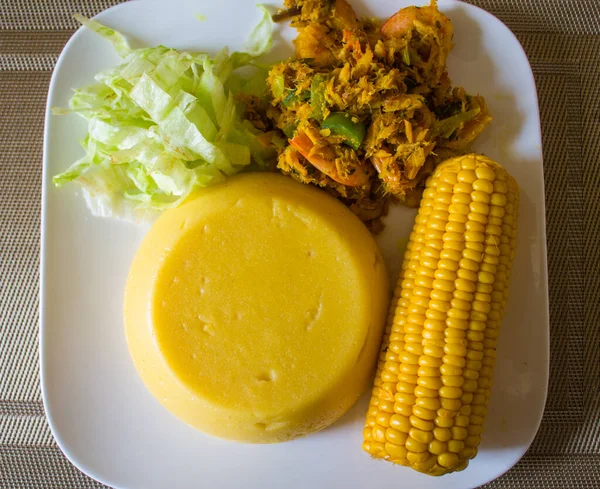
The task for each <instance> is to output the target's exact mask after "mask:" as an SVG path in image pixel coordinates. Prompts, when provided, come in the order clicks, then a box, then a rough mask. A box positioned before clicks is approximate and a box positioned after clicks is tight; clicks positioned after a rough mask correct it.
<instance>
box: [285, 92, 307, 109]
mask: <svg viewBox="0 0 600 489" xmlns="http://www.w3.org/2000/svg"><path fill="white" fill-rule="evenodd" d="M309 98H310V92H309V91H308V90H303V91H302V92H300V95H297V94H296V91H295V90H291V91H290V93H288V94H287V95H286V96H285V98H284V99H283V105H285V106H286V107H291V106H292V105H294V104H296V103H297V102H304V101H306V100H308V99H309Z"/></svg>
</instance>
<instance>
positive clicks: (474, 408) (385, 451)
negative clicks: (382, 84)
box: [363, 154, 519, 475]
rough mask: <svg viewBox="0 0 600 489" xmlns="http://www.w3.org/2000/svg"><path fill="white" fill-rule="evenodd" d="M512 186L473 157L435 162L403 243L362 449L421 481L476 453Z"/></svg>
mask: <svg viewBox="0 0 600 489" xmlns="http://www.w3.org/2000/svg"><path fill="white" fill-rule="evenodd" d="M518 192H519V189H518V186H517V183H516V181H515V180H514V178H513V177H511V176H510V175H509V174H508V173H507V172H506V170H504V169H503V168H502V167H501V166H500V165H499V164H497V163H495V162H494V161H492V160H490V159H489V158H486V157H484V156H480V155H474V154H470V155H466V156H460V157H457V158H452V159H450V160H448V161H445V162H444V163H442V164H440V165H439V166H438V167H437V168H436V170H435V172H434V174H433V175H432V176H431V177H430V178H429V180H428V182H427V188H426V190H425V192H424V193H423V199H422V201H421V205H420V208H419V213H418V215H417V217H416V220H415V225H414V228H413V231H412V233H411V235H410V239H409V243H408V246H407V250H406V253H405V255H404V262H403V265H402V270H401V272H400V277H399V279H398V284H397V287H396V290H395V293H394V299H393V301H392V307H391V309H390V314H389V317H388V325H387V329H386V332H385V337H384V339H383V344H382V348H381V353H380V356H379V363H378V366H377V374H376V377H375V386H374V388H373V393H372V398H371V403H370V405H369V411H368V413H367V419H366V423H365V429H364V443H363V449H364V450H365V451H367V452H368V453H369V454H371V455H372V456H373V457H377V458H383V459H386V460H390V461H392V462H395V463H398V464H401V465H407V466H409V467H412V468H413V469H415V470H418V471H420V472H424V473H427V474H431V475H442V474H445V473H448V472H452V471H456V470H462V469H464V468H465V467H466V466H467V464H468V462H469V459H471V458H473V457H474V456H475V455H476V454H477V447H478V445H479V442H480V439H481V434H482V431H483V423H484V420H485V415H486V411H487V405H488V401H489V398H490V390H491V385H492V374H493V369H494V365H495V359H496V343H497V338H498V332H499V326H500V320H501V318H502V315H503V313H504V308H505V305H506V301H507V299H508V281H509V276H510V271H511V268H512V262H513V258H514V250H515V238H516V230H517V210H518V200H519V197H518Z"/></svg>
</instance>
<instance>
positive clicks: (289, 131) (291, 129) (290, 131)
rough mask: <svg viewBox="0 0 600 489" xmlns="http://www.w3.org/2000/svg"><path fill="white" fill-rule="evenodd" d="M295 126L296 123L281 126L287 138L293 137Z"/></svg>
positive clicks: (296, 125)
mask: <svg viewBox="0 0 600 489" xmlns="http://www.w3.org/2000/svg"><path fill="white" fill-rule="evenodd" d="M297 127H298V124H288V125H287V126H285V127H284V128H283V134H285V135H286V136H287V137H288V138H293V137H294V133H295V132H296V128H297Z"/></svg>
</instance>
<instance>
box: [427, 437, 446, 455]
mask: <svg viewBox="0 0 600 489" xmlns="http://www.w3.org/2000/svg"><path fill="white" fill-rule="evenodd" d="M447 450H448V445H447V444H446V443H445V442H443V441H440V440H438V439H434V440H432V441H431V442H429V452H430V453H433V454H434V455H440V454H442V453H444V452H445V451H447Z"/></svg>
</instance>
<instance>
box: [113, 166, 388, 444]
mask: <svg viewBox="0 0 600 489" xmlns="http://www.w3.org/2000/svg"><path fill="white" fill-rule="evenodd" d="M388 302H389V286H388V279H387V272H386V269H385V264H384V261H383V258H382V256H381V253H380V251H379V249H378V248H377V245H376V244H375V241H374V239H373V237H372V236H371V234H370V233H369V232H368V230H367V229H366V228H365V226H364V225H363V224H362V223H361V222H360V220H359V219H358V218H357V217H356V216H355V215H354V214H352V212H350V211H349V210H348V209H347V208H346V207H345V206H344V205H343V204H341V203H340V202H338V201H337V200H335V199H334V198H332V197H331V196H329V195H328V194H326V193H325V192H323V191H321V190H318V189H316V188H312V187H310V186H307V185H303V184H300V183H298V182H295V181H294V180H292V179H291V178H289V177H284V176H281V175H278V174H272V173H251V174H245V175H241V176H235V177H232V178H230V179H228V180H227V181H226V183H224V184H220V185H216V186H213V187H209V188H207V189H205V190H203V191H202V192H201V193H200V195H199V196H198V197H196V198H195V199H194V200H192V201H191V202H189V203H187V204H184V205H182V206H181V207H179V208H177V209H173V210H169V211H166V212H165V213H163V214H162V216H161V217H160V218H159V219H158V220H157V221H156V223H155V224H154V225H153V227H152V228H151V229H150V231H149V232H148V234H147V235H146V237H145V238H144V240H143V242H142V244H141V246H140V247H139V250H138V252H137V254H136V256H135V258H134V261H133V264H132V266H131V270H130V273H129V278H128V281H127V287H126V292H125V332H126V336H127V342H128V345H129V350H130V352H131V356H132V358H133V361H134V363H135V366H136V368H137V370H138V372H139V374H140V376H141V377H142V379H143V381H144V383H145V384H146V386H147V387H148V389H149V390H150V391H151V392H152V394H153V395H154V396H155V397H156V398H157V399H158V400H159V401H160V402H161V403H162V404H163V405H164V406H165V407H166V408H167V409H168V410H169V411H171V412H172V413H173V414H174V415H175V416H177V417H179V418H180V419H182V420H183V421H185V422H186V423H189V424H190V425H192V426H194V427H196V428H198V429H200V430H202V431H204V432H206V433H209V434H212V435H215V436H219V437H224V438H229V439H233V440H239V441H246V442H258V443H268V442H277V441H285V440H289V439H292V438H295V437H297V436H300V435H304V434H307V433H310V432H312V431H316V430H319V429H322V428H324V427H325V426H327V425H329V424H331V423H333V422H334V421H335V420H336V419H338V418H339V417H340V416H341V415H342V414H344V413H345V412H346V411H347V410H348V409H349V408H350V407H351V406H352V405H353V404H354V403H355V402H356V400H357V399H358V397H359V396H360V394H361V393H362V392H363V391H364V390H365V388H366V387H367V386H368V384H369V383H370V381H371V378H372V374H373V371H374V367H375V364H376V360H377V354H378V349H379V344H380V341H381V336H382V332H383V326H384V322H385V318H386V315H387V306H388Z"/></svg>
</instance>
